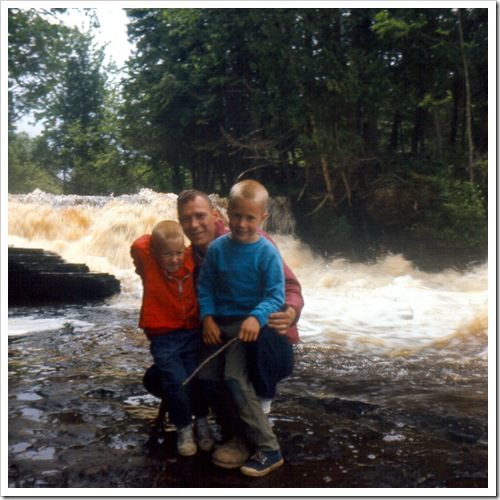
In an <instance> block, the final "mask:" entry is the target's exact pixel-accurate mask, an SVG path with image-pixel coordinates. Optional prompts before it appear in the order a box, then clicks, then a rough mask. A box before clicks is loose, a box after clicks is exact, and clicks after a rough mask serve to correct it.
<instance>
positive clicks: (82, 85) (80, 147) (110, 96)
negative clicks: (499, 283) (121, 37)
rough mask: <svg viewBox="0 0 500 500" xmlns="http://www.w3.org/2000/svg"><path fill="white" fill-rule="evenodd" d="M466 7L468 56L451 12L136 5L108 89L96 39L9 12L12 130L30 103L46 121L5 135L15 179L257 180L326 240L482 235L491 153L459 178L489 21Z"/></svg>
mask: <svg viewBox="0 0 500 500" xmlns="http://www.w3.org/2000/svg"><path fill="white" fill-rule="evenodd" d="M459 12H460V14H461V19H462V21H463V28H464V29H463V33H464V43H463V50H462V51H461V50H460V43H459V32H458V24H457V19H458V16H457V13H456V10H455V9H448V8H394V9H392V8H391V9H381V8H363V9H358V8H351V9H349V8H300V9H298V8H269V9H268V8H262V9H261V8H242V9H240V8H222V9H220V8H181V9H178V8H175V9H170V8H140V9H127V14H128V17H129V20H130V21H129V24H128V33H129V38H130V40H131V41H132V42H134V43H135V44H136V51H135V53H134V54H133V56H132V57H131V58H130V60H129V61H128V64H127V68H128V71H127V75H126V77H125V78H124V80H123V87H115V88H111V87H110V85H109V84H108V83H107V81H106V76H105V73H106V71H108V69H109V68H103V66H102V51H101V50H100V49H98V48H96V47H94V45H93V40H92V39H91V37H90V36H89V35H88V34H82V33H79V32H78V30H75V29H67V28H65V27H63V26H62V25H60V24H57V23H52V22H49V21H48V20H47V17H46V15H45V14H43V13H42V11H37V10H35V9H30V10H20V9H10V11H9V112H10V114H9V116H10V119H11V122H10V125H12V124H14V123H15V120H16V119H17V118H18V117H19V116H20V115H22V114H23V113H25V112H26V111H29V110H34V111H35V112H36V113H37V115H36V116H37V118H39V119H40V120H41V121H43V123H44V124H45V130H44V132H43V134H42V135H41V136H40V137H39V138H37V140H36V141H35V142H34V144H32V145H31V146H30V147H31V148H32V150H33V151H34V153H32V154H31V159H30V160H28V159H23V158H24V156H23V155H22V154H21V150H19V151H18V150H16V149H15V148H14V146H13V148H14V149H13V151H12V162H13V163H12V164H13V165H14V167H10V166H9V168H13V169H14V172H13V173H12V186H17V187H16V189H22V188H21V187H20V186H21V183H22V179H24V182H25V183H26V185H28V184H27V182H28V181H27V178H28V176H26V175H25V176H23V175H21V173H22V168H21V165H25V166H26V168H28V165H30V166H29V168H32V166H33V165H36V167H37V168H38V169H39V170H40V171H42V170H43V171H45V172H47V176H48V178H50V179H52V180H53V182H55V183H56V185H57V186H63V188H64V191H65V192H67V193H69V192H74V193H80V194H104V193H110V192H114V193H123V192H131V191H134V190H137V189H138V188H140V187H148V188H152V189H155V190H158V191H173V192H179V191H180V190H181V189H184V188H186V187H190V186H194V187H196V188H199V189H202V190H205V191H207V192H218V193H220V194H221V195H222V196H224V195H225V194H226V193H227V192H228V190H229V188H230V186H231V185H232V184H233V183H234V182H235V181H236V180H238V179H240V178H245V177H252V178H256V179H258V180H260V181H262V182H263V183H264V184H266V185H267V186H268V187H269V188H270V191H271V195H273V196H274V195H278V194H279V195H288V196H293V197H294V198H296V199H298V200H300V203H301V204H303V209H304V210H303V211H304V212H306V213H310V212H313V211H314V215H313V216H311V217H309V218H305V219H304V220H307V221H308V222H307V224H310V223H311V221H312V223H311V224H310V226H311V231H312V233H314V235H316V236H317V237H318V238H324V240H325V241H328V240H329V239H332V238H333V239H335V240H336V241H339V240H342V241H343V242H346V244H347V241H348V240H349V238H350V237H352V235H353V231H357V230H358V229H359V227H358V225H359V226H360V227H362V228H363V230H364V229H366V228H368V230H371V229H372V226H373V227H377V228H382V229H384V228H385V229H387V228H391V229H393V230H396V228H397V230H401V228H403V227H405V226H406V225H407V224H408V223H411V225H412V228H413V232H414V233H415V234H417V233H418V234H420V235H422V236H424V237H431V236H432V237H436V238H440V240H442V241H447V242H448V243H450V244H451V243H453V244H467V245H469V244H474V242H477V243H479V242H481V241H482V240H483V239H484V231H483V228H484V220H485V218H486V205H485V203H484V201H483V200H482V198H481V196H480V194H479V192H482V194H483V196H486V189H487V187H486V186H487V165H485V164H484V162H483V163H482V162H477V163H476V164H474V165H473V166H472V170H473V171H472V172H470V174H471V175H470V177H469V178H470V179H474V180H475V182H476V184H474V185H469V184H467V183H465V182H464V180H463V178H464V175H465V174H466V173H467V169H468V168H469V165H468V158H467V157H466V155H465V154H464V152H467V151H470V143H469V142H468V141H467V140H466V139H467V124H466V120H465V115H466V113H465V112H464V109H466V91H465V72H466V71H465V70H468V74H469V75H470V77H469V79H468V81H469V82H470V87H471V88H470V95H471V101H472V102H471V104H472V105H471V106H467V110H470V112H471V124H472V130H473V132H474V137H473V144H474V148H475V151H474V153H475V155H474V157H475V158H482V157H485V156H486V154H487V148H488V143H487V127H486V122H487V113H488V88H487V75H488V58H487V45H488V22H487V21H488V16H487V9H484V8H479V9H470V8H467V9H461V10H460V11H459ZM53 14H54V11H53V10H52V11H49V15H53ZM462 56H466V57H465V59H466V60H467V61H469V63H468V66H469V67H467V66H464V58H463V57H462ZM12 130H13V129H12ZM16 147H17V146H16ZM16 151H17V152H16ZM443 165H453V170H450V171H446V172H444V171H443ZM16 175H17V180H15V181H14V178H15V176H16ZM30 185H31V184H30ZM401 187H402V188H403V193H404V194H405V198H403V199H401V196H399V195H400V191H399V188H401ZM478 190H479V191H478ZM318 207H320V208H318ZM414 207H417V208H416V209H414ZM316 209H317V210H316ZM325 228H326V231H325V230H324V229H325ZM382 229H381V230H382ZM460 235H461V236H462V239H464V240H467V241H466V243H464V242H463V241H460V237H459V236H460ZM316 236H314V237H316Z"/></svg>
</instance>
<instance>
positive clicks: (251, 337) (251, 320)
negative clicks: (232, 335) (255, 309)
mask: <svg viewBox="0 0 500 500" xmlns="http://www.w3.org/2000/svg"><path fill="white" fill-rule="evenodd" d="M259 332H260V324H259V321H258V320H257V318H255V317H253V316H249V317H248V318H247V319H246V320H245V321H243V323H241V327H240V333H239V334H238V338H239V339H240V340H241V341H242V342H254V341H255V340H257V337H258V336H259Z"/></svg>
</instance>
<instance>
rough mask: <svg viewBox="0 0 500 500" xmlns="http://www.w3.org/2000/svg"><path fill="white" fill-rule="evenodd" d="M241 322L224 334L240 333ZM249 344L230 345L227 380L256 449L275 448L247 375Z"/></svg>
mask: <svg viewBox="0 0 500 500" xmlns="http://www.w3.org/2000/svg"><path fill="white" fill-rule="evenodd" d="M240 325H241V323H240V322H237V323H232V324H230V325H227V326H224V327H222V328H221V330H222V332H223V336H224V337H226V338H229V339H231V338H234V337H235V336H237V335H238V332H239V329H240ZM247 347H248V346H247V343H245V342H235V343H233V344H232V345H231V346H229V347H228V348H227V350H226V354H225V359H226V363H225V368H224V379H225V381H226V384H227V386H228V387H229V390H230V392H231V394H232V396H233V398H234V401H235V402H236V405H237V407H238V410H239V416H240V418H241V420H243V422H245V424H246V426H247V429H248V431H249V434H250V436H249V437H250V439H251V441H252V444H253V445H255V448H256V451H265V452H268V451H276V450H279V448H280V446H279V443H278V440H277V439H276V436H275V435H274V433H273V431H272V429H271V426H270V424H269V421H268V419H267V417H266V416H265V414H264V412H263V410H262V407H261V404H260V402H259V399H258V397H257V395H256V394H255V390H254V388H253V385H252V383H251V382H250V380H249V378H248V368H247V362H248V360H247Z"/></svg>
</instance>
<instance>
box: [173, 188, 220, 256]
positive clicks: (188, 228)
mask: <svg viewBox="0 0 500 500" xmlns="http://www.w3.org/2000/svg"><path fill="white" fill-rule="evenodd" d="M216 213H217V211H216V210H215V209H211V208H210V204H209V203H208V201H207V200H205V199H204V198H202V197H201V196H196V197H195V198H193V199H192V200H190V201H188V202H187V203H185V204H184V206H183V207H182V208H181V209H180V210H179V222H180V224H181V226H182V229H183V231H184V234H185V235H186V237H187V238H189V240H190V241H191V244H192V245H193V246H194V247H195V248H197V249H198V250H199V251H200V252H203V253H205V252H206V251H207V250H208V247H209V245H210V243H212V241H213V240H214V238H215V227H216V220H217V216H216Z"/></svg>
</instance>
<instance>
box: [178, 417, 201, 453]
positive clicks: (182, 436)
mask: <svg viewBox="0 0 500 500" xmlns="http://www.w3.org/2000/svg"><path fill="white" fill-rule="evenodd" d="M177 452H178V453H179V455H183V456H184V457H190V456H192V455H195V454H196V443H195V442H194V435H193V426H192V425H191V424H189V425H186V427H182V428H181V429H177Z"/></svg>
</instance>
